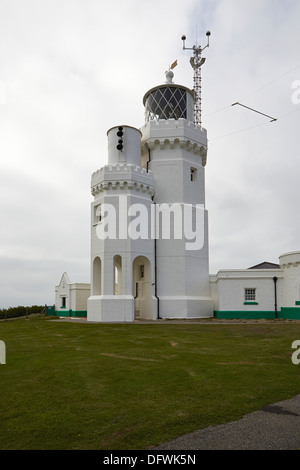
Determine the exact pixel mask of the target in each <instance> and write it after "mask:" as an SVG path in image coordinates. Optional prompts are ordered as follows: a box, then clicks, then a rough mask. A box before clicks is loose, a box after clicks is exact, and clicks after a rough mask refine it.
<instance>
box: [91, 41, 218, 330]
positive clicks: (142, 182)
mask: <svg viewBox="0 0 300 470" xmlns="http://www.w3.org/2000/svg"><path fill="white" fill-rule="evenodd" d="M196 51H197V52H199V48H198V49H196ZM194 55H195V58H194V61H192V60H191V64H192V66H193V68H194V70H195V75H196V68H197V74H198V75H197V76H199V70H198V69H199V67H200V66H201V64H202V63H203V62H204V61H203V59H202V62H201V63H200V62H199V63H197V60H196V59H197V57H196V53H195V51H194ZM174 64H175V63H174ZM174 64H173V66H174ZM199 64H200V65H199ZM173 66H171V67H170V69H169V70H168V72H167V73H166V82H165V83H164V84H162V85H159V86H156V87H154V88H152V89H151V90H149V91H148V92H147V93H146V94H145V96H144V99H143V103H144V106H145V124H144V126H143V127H141V128H140V129H135V128H132V127H130V126H125V125H120V126H116V127H114V128H112V129H110V130H109V131H108V133H107V135H108V164H107V165H106V166H104V167H103V168H101V169H100V170H98V171H96V172H95V173H94V174H93V175H92V182H91V189H92V194H93V196H94V201H93V202H92V211H91V219H92V220H91V296H90V298H89V300H88V313H87V319H88V321H103V322H115V321H124V322H132V321H134V320H135V319H151V320H156V319H163V318H201V317H210V316H212V315H213V301H212V299H211V298H210V296H209V265H208V217H207V210H206V208H205V170H204V169H205V165H206V158H207V135H206V130H205V129H203V128H202V126H201V121H200V122H198V117H199V83H198V82H199V81H197V80H196V83H195V84H194V90H190V89H189V88H187V87H185V86H182V85H177V84H175V83H173V75H174V74H173V71H172V68H173ZM194 81H195V80H194ZM197 86H198V88H197ZM200 88H201V84H200ZM200 109H201V103H200Z"/></svg>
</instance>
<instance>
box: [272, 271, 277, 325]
mask: <svg viewBox="0 0 300 470" xmlns="http://www.w3.org/2000/svg"><path fill="white" fill-rule="evenodd" d="M273 281H274V294H275V318H277V286H276V283H277V277H276V276H274V277H273Z"/></svg>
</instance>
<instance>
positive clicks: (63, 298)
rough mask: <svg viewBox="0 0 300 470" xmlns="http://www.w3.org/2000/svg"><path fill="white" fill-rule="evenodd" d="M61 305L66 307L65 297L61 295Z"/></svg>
mask: <svg viewBox="0 0 300 470" xmlns="http://www.w3.org/2000/svg"><path fill="white" fill-rule="evenodd" d="M61 306H62V307H63V308H66V297H62V298H61Z"/></svg>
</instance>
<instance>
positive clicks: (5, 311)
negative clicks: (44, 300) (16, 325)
mask: <svg viewBox="0 0 300 470" xmlns="http://www.w3.org/2000/svg"><path fill="white" fill-rule="evenodd" d="M43 309H44V306H41V305H32V306H31V307H24V306H20V305H19V306H18V307H8V308H2V309H0V320H1V319H4V318H17V317H25V316H26V315H30V314H32V313H41V312H42V311H43Z"/></svg>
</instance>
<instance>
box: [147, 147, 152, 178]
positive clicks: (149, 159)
mask: <svg viewBox="0 0 300 470" xmlns="http://www.w3.org/2000/svg"><path fill="white" fill-rule="evenodd" d="M148 157H149V158H148V160H147V163H146V165H147V173H148V172H149V163H150V162H151V154H150V149H149V147H148Z"/></svg>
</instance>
